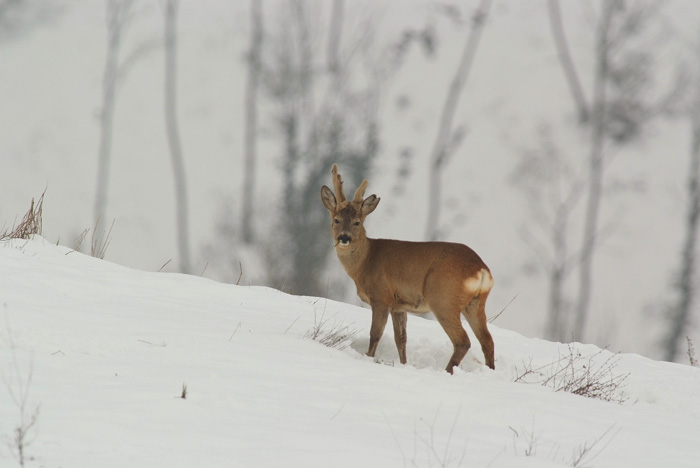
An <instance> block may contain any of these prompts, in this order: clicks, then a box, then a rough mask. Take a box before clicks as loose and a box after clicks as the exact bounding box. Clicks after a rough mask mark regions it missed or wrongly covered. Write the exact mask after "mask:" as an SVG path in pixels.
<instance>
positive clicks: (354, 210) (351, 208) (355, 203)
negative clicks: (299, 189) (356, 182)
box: [321, 164, 380, 249]
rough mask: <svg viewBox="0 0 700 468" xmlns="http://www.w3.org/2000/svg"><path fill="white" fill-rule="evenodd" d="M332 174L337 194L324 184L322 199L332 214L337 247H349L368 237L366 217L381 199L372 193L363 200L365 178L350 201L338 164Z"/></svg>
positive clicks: (332, 227) (332, 231) (332, 225)
mask: <svg viewBox="0 0 700 468" xmlns="http://www.w3.org/2000/svg"><path fill="white" fill-rule="evenodd" d="M331 176H332V179H333V187H334V188H335V194H333V192H332V191H331V189H329V188H328V187H326V186H325V185H324V186H323V187H321V201H323V205H324V206H325V207H326V209H327V210H328V211H329V213H330V215H331V234H332V235H333V239H334V240H335V246H336V248H341V249H344V248H349V247H351V246H353V244H356V243H359V242H363V241H364V240H365V239H366V238H367V236H366V233H365V227H364V222H365V218H366V217H367V215H368V214H370V213H371V212H373V211H374V209H375V208H376V207H377V205H378V204H379V200H380V199H379V198H378V197H377V196H376V195H370V196H369V197H367V198H365V199H364V200H363V198H362V197H364V195H365V189H366V188H367V181H366V180H363V181H362V183H361V184H360V186H359V187H358V188H357V191H356V192H355V196H354V197H353V199H352V201H349V200H347V199H346V198H345V192H344V191H343V178H342V177H341V176H340V174H338V165H337V164H333V169H332V170H331Z"/></svg>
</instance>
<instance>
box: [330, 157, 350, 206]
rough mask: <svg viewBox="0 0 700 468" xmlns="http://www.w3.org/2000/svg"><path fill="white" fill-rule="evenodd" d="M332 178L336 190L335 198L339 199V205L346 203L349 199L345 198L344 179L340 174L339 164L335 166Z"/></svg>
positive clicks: (332, 170)
mask: <svg viewBox="0 0 700 468" xmlns="http://www.w3.org/2000/svg"><path fill="white" fill-rule="evenodd" d="M331 178H332V179H333V188H334V189H335V196H336V198H337V199H338V203H340V202H344V201H345V200H347V199H346V198H345V192H343V178H342V177H340V174H338V165H337V164H333V168H332V169H331Z"/></svg>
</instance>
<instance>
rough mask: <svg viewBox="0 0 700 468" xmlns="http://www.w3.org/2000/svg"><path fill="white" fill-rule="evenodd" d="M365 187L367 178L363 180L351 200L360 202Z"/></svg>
mask: <svg viewBox="0 0 700 468" xmlns="http://www.w3.org/2000/svg"><path fill="white" fill-rule="evenodd" d="M366 188H367V179H365V180H363V181H362V183H361V184H360V186H359V187H357V191H356V192H355V197H354V198H353V199H352V201H353V202H357V203H362V199H363V198H364V196H365V189H366Z"/></svg>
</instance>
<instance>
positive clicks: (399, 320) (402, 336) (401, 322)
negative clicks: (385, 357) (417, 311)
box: [391, 312, 408, 364]
mask: <svg viewBox="0 0 700 468" xmlns="http://www.w3.org/2000/svg"><path fill="white" fill-rule="evenodd" d="M407 318H408V314H407V313H406V312H392V313H391V322H392V323H393V324H394V341H396V349H397V350H398V351H399V360H400V361H401V364H406V320H407Z"/></svg>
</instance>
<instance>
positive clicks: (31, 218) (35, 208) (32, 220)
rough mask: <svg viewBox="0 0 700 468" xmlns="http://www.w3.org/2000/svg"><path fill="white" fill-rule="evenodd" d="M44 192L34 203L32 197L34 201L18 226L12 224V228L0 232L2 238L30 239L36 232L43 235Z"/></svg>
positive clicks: (0, 238)
mask: <svg viewBox="0 0 700 468" xmlns="http://www.w3.org/2000/svg"><path fill="white" fill-rule="evenodd" d="M45 194H46V190H45V189H44V193H42V194H41V197H39V201H38V202H36V203H34V199H33V198H32V203H31V205H30V206H29V211H27V213H26V214H25V215H24V217H23V218H22V221H20V223H19V224H18V225H16V226H12V229H11V230H5V232H3V233H2V234H0V240H8V239H29V238H30V237H31V236H33V235H34V234H39V235H41V215H42V209H43V205H44V195H45Z"/></svg>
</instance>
